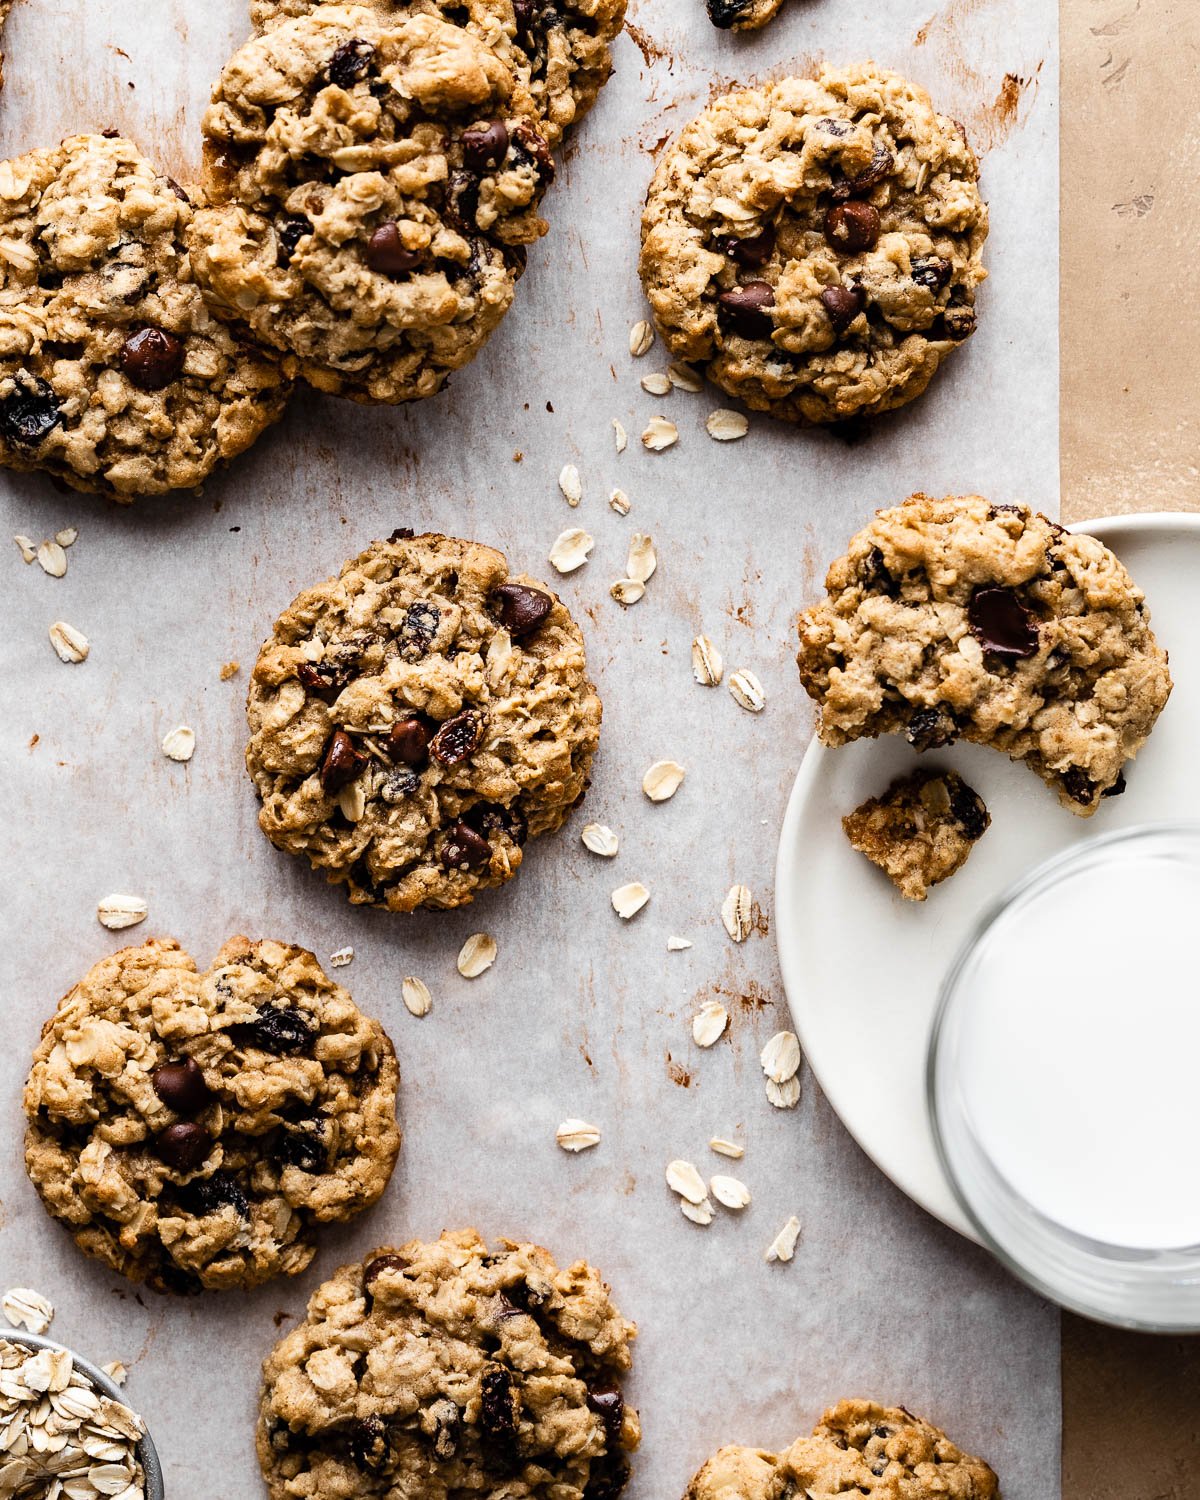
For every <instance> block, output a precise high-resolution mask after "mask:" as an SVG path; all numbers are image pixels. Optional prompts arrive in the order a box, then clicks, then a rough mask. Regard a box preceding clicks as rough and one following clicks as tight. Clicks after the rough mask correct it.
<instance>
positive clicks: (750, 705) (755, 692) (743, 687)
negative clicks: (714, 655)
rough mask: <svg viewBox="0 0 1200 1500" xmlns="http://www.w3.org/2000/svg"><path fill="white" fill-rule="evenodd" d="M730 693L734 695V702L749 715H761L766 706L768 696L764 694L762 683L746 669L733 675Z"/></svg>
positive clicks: (743, 668)
mask: <svg viewBox="0 0 1200 1500" xmlns="http://www.w3.org/2000/svg"><path fill="white" fill-rule="evenodd" d="M729 691H730V692H731V693H732V694H733V698H734V702H735V703H737V704H738V706H739V707H740V708H744V709H745V710H746V712H747V713H751V714H760V713H762V711H763V708H764V707H765V706H766V702H767V695H766V694H765V693H764V692H763V686H762V683H761V682H759V680H758V678H757V677H755V675H754V673H753V672H748V671H747V670H746V668H745V667H742V668H741V669H740V670H739V671H737V672H734V673H733V674H732V676H731V677H730V679H729Z"/></svg>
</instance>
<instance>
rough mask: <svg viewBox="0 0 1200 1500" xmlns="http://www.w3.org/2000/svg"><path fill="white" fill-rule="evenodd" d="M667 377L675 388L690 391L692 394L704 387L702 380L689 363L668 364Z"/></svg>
mask: <svg viewBox="0 0 1200 1500" xmlns="http://www.w3.org/2000/svg"><path fill="white" fill-rule="evenodd" d="M667 378H668V379H669V380H670V382H671V384H672V385H673V386H674V387H675V388H676V390H680V391H690V392H691V393H692V395H693V396H694V395H696V394H697V393H698V392H700V391H702V390H703V389H704V382H703V381H702V380H701V379H700V377H699V375H697V374H696V372H695V370H693V369H692V367H691V365H682V364H674V365H668V366H667Z"/></svg>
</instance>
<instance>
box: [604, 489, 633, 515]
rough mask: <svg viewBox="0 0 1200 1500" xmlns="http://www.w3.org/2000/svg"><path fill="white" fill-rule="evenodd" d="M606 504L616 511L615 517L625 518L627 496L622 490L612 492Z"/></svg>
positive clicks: (627, 509)
mask: <svg viewBox="0 0 1200 1500" xmlns="http://www.w3.org/2000/svg"><path fill="white" fill-rule="evenodd" d="M608 503H609V505H610V506H611V507H612V509H613V510H615V511H616V513H617V515H619V516H627V515H628V514H629V496H628V495H627V494H626V493H625V491H624V490H613V492H612V494H611V495H610V496H609V497H608Z"/></svg>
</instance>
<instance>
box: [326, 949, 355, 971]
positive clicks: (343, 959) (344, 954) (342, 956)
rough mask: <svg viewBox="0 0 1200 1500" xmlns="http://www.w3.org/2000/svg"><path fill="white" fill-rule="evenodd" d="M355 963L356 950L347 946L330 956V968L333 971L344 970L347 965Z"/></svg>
mask: <svg viewBox="0 0 1200 1500" xmlns="http://www.w3.org/2000/svg"><path fill="white" fill-rule="evenodd" d="M353 962H354V949H353V948H351V947H350V946H349V945H347V946H346V947H345V948H338V949H336V950H335V951H334V952H333V953H331V954H330V955H329V967H330V968H331V969H344V968H345V967H346V965H347V964H352V963H353Z"/></svg>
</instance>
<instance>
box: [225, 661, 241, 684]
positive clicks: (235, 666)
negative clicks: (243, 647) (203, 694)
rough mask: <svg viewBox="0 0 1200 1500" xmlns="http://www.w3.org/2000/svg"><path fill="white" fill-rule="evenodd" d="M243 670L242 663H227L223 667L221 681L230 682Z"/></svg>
mask: <svg viewBox="0 0 1200 1500" xmlns="http://www.w3.org/2000/svg"><path fill="white" fill-rule="evenodd" d="M241 670H242V664H241V662H240V661H227V662H223V663H222V665H221V681H222V682H228V681H229V679H230V678H231V677H236V676H237V674H238V673H239V672H240V671H241Z"/></svg>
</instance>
